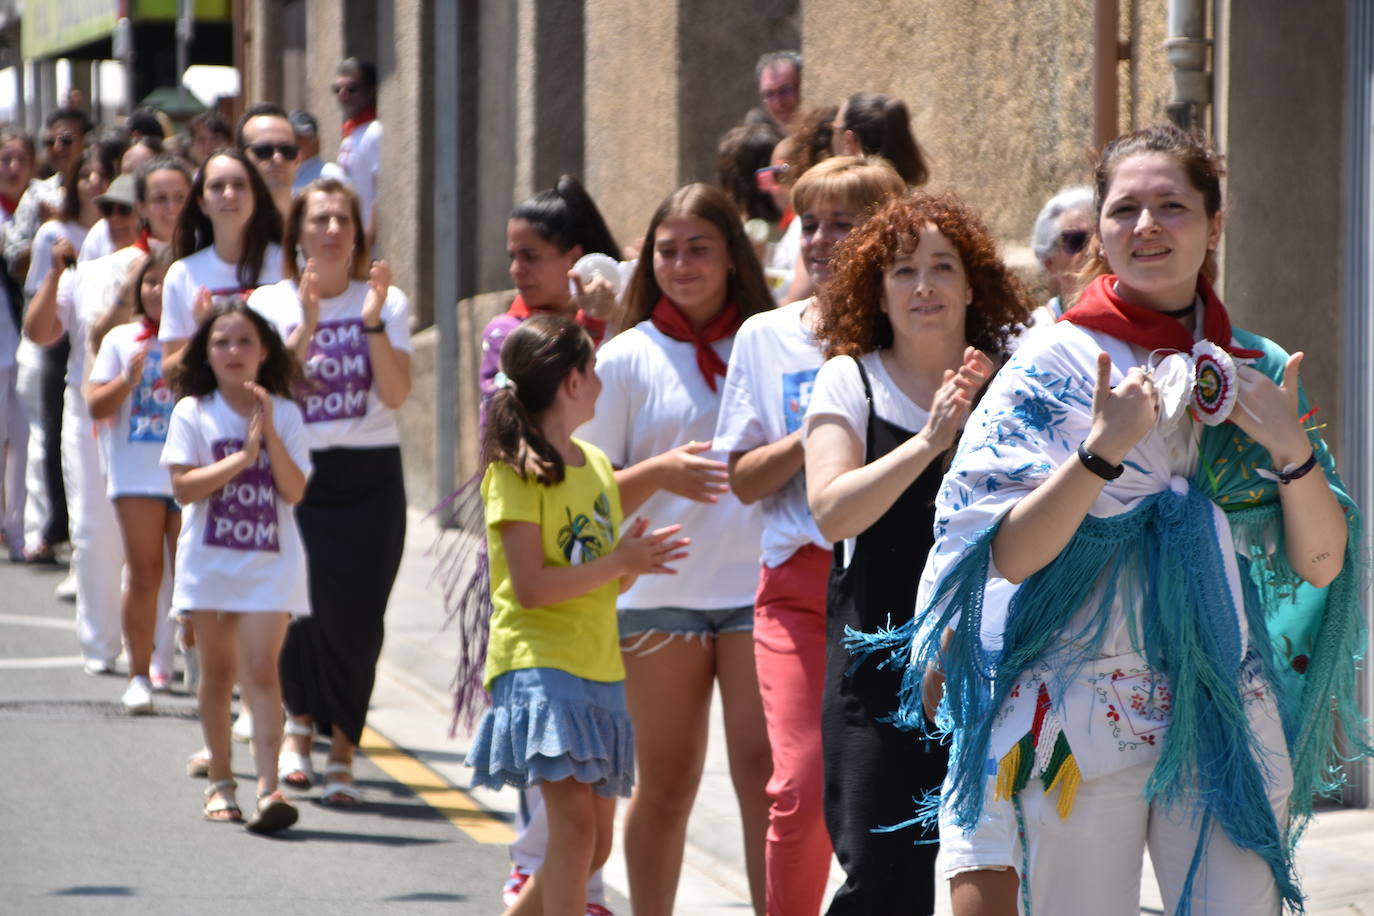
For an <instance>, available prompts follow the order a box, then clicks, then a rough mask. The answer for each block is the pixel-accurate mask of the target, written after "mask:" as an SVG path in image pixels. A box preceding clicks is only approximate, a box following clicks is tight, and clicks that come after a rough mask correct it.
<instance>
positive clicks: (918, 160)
mask: <svg viewBox="0 0 1374 916" xmlns="http://www.w3.org/2000/svg"><path fill="white" fill-rule="evenodd" d="M843 111H844V123H843V124H836V125H835V130H837V131H840V132H841V133H843V132H844V131H846V130H852V131H853V132H854V138H855V139H856V140H858V141H859V148H860V149H861V150H862V151H863V152H864V153H866V154H867V155H870V156H882V157H883V158H884V159H886V160H887V161H888V162H891V163H892V167H893V168H894V169H896V170H897V174H898V175H901V176H902V180H903V181H905V182H906V183H907V184H909V185H911V186H912V187H913V188H914V187H919V186H920V185H923V184H925V183H926V182H927V181H929V180H930V167H929V166H928V165H927V164H926V156H925V153H924V152H923V151H922V150H921V145H920V144H919V143H917V142H916V135H915V134H913V133H912V132H911V114H910V112H908V111H907V107H906V102H903V101H902V100H901V99H897V98H893V97H892V96H890V95H883V94H882V93H881V92H856V93H854V94H853V95H851V96H850V97H849V98H848V99H846V100H845V103H844V107H843Z"/></svg>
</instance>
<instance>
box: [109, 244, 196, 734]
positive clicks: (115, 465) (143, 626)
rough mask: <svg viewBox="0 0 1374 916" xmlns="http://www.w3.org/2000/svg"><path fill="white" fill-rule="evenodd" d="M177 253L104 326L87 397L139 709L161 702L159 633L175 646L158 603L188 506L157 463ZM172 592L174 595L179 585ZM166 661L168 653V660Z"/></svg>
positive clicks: (156, 259) (132, 700) (163, 253)
mask: <svg viewBox="0 0 1374 916" xmlns="http://www.w3.org/2000/svg"><path fill="white" fill-rule="evenodd" d="M171 263H172V253H171V251H170V250H169V249H167V248H163V249H161V250H159V251H158V252H156V253H155V254H153V255H152V256H151V257H149V258H148V259H147V260H146V261H144V262H143V266H142V267H141V268H140V269H139V271H138V273H137V275H136V279H135V285H134V293H133V308H134V312H135V314H136V315H137V316H138V318H137V320H135V321H133V322H131V323H129V324H122V325H120V326H119V327H116V328H113V329H111V330H110V332H109V333H108V334H106V335H105V338H104V340H103V341H101V344H100V350H99V352H98V353H96V357H95V363H94V365H93V366H92V368H91V376H90V380H89V381H88V382H87V383H86V403H87V405H88V406H89V408H90V412H91V419H93V420H95V421H96V424H97V428H98V429H99V433H100V448H101V452H102V454H103V455H104V458H105V475H106V489H105V492H106V494H107V495H108V496H109V498H110V500H111V501H112V502H113V503H114V507H115V515H116V516H117V517H118V518H119V531H120V534H121V535H122V536H123V539H124V558H125V565H126V570H127V574H126V575H125V578H124V593H123V598H122V600H121V602H120V616H121V619H122V621H123V624H124V646H125V650H126V652H127V653H128V656H129V687H128V689H127V690H126V691H125V695H124V708H125V709H126V710H128V711H129V712H133V713H146V712H151V711H152V708H153V684H152V681H151V679H150V678H151V670H150V664H151V661H152V656H153V646H154V643H156V644H157V645H158V646H159V647H160V648H162V649H163V653H162V654H163V655H165V656H167V657H169V658H170V650H171V626H170V622H169V620H168V618H167V615H166V614H158V613H157V610H158V597H159V595H158V592H159V590H160V589H161V587H162V582H163V573H164V561H163V554H164V551H165V552H166V554H167V556H168V557H170V558H172V560H173V561H175V557H176V540H177V534H178V533H179V532H180V531H181V507H180V506H179V505H177V503H176V500H174V499H172V481H171V478H169V477H168V476H167V472H166V471H165V470H164V469H163V468H162V466H161V465H159V464H158V460H159V458H160V457H161V455H162V446H163V443H164V442H166V441H167V423H168V420H169V419H170V417H171V415H172V403H173V400H174V399H173V397H172V392H171V389H170V388H168V386H167V383H166V381H165V379H164V378H163V375H162V347H161V345H160V344H159V342H158V339H157V326H158V321H159V320H160V319H161V317H162V280H163V277H165V276H166V274H167V268H168V266H169V265H170V264H171ZM166 597H167V598H168V599H169V600H170V598H171V595H167V596H166ZM155 634H156V635H155ZM165 666H166V663H165V662H164V670H165Z"/></svg>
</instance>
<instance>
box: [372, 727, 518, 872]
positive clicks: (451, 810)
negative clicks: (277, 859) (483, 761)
mask: <svg viewBox="0 0 1374 916" xmlns="http://www.w3.org/2000/svg"><path fill="white" fill-rule="evenodd" d="M358 749H359V750H361V751H362V752H363V753H364V754H366V755H367V757H368V759H369V760H371V761H372V762H373V763H375V764H377V766H378V767H380V768H381V769H382V770H383V771H384V772H385V773H386V774H387V775H388V776H390V777H391V778H392V779H394V780H396V781H397V782H399V783H401V784H402V785H404V786H406V787H407V788H409V789H410V790H411V791H413V792H414V793H415V794H416V795H418V796H420V800H421V801H423V802H424V803H425V804H427V805H429V806H430V807H431V808H433V809H434V810H435V811H438V812H439V813H440V814H442V815H443V816H444V817H446V818H448V820H449V822H450V823H451V824H453V826H455V827H457V828H458V829H459V830H461V831H463V832H464V833H466V834H467V835H468V836H470V837H472V838H473V839H474V840H476V841H477V842H479V843H487V844H490V845H493V846H506V845H509V844H510V843H512V842H514V841H515V831H513V830H512V829H511V828H510V825H509V824H507V823H505V822H504V821H501V820H497V819H496V818H495V817H494V816H493V815H492V814H491V813H490V812H488V811H485V810H483V808H482V807H481V806H480V805H478V804H477V802H475V801H473V800H472V796H470V795H468V794H467V793H466V792H464V791H463V790H462V789H455V788H453V787H452V786H451V785H449V784H448V783H447V782H446V781H445V780H444V778H443V777H442V776H440V775H439V774H438V773H436V772H434V770H433V769H432V768H431V767H429V766H428V765H427V764H424V763H422V762H420V761H419V760H416V759H415V758H414V757H412V756H411V755H409V754H407V753H406V752H405V751H403V750H401V749H400V748H398V747H397V746H396V745H394V744H392V743H391V742H390V741H388V740H387V739H386V738H384V737H382V736H381V735H379V734H378V733H377V732H375V731H373V730H372V729H371V728H367V727H364V728H363V740H362V743H361V744H359V745H358Z"/></svg>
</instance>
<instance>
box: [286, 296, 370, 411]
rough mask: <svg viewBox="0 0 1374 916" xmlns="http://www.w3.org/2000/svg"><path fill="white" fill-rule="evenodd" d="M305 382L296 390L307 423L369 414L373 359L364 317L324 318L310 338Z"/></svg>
mask: <svg viewBox="0 0 1374 916" xmlns="http://www.w3.org/2000/svg"><path fill="white" fill-rule="evenodd" d="M305 378H306V383H305V385H304V386H302V388H301V390H300V391H299V393H298V394H297V397H296V400H297V402H298V403H299V404H300V406H301V413H302V414H304V415H305V422H307V423H323V422H326V421H329V420H351V419H354V418H357V417H362V416H366V415H367V393H368V392H369V391H371V390H372V360H371V359H370V358H369V357H368V352H367V332H366V331H364V330H363V320H362V319H361V318H340V319H336V320H333V321H321V322H320V323H319V324H318V325H316V327H315V335H314V336H313V337H311V338H310V349H309V351H308V352H307V354H306V359H305Z"/></svg>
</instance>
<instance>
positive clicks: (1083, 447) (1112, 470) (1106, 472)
mask: <svg viewBox="0 0 1374 916" xmlns="http://www.w3.org/2000/svg"><path fill="white" fill-rule="evenodd" d="M1078 460H1079V461H1081V462H1083V467H1085V468H1087V469H1088V470H1090V471H1092V472H1093V473H1094V474H1096V475H1097V476H1098V477H1101V478H1102V479H1103V480H1116V479H1117V478H1118V477H1120V476H1121V474H1122V472H1123V471H1125V470H1126V467H1125V465H1120V464H1112V463H1111V462H1110V461H1108V460H1107V459H1105V458H1099V457H1098V456H1097V455H1094V454H1093V453H1092V452H1090V451H1088V445H1087V441H1086V440H1085V441H1083V442H1080V443H1078Z"/></svg>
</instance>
